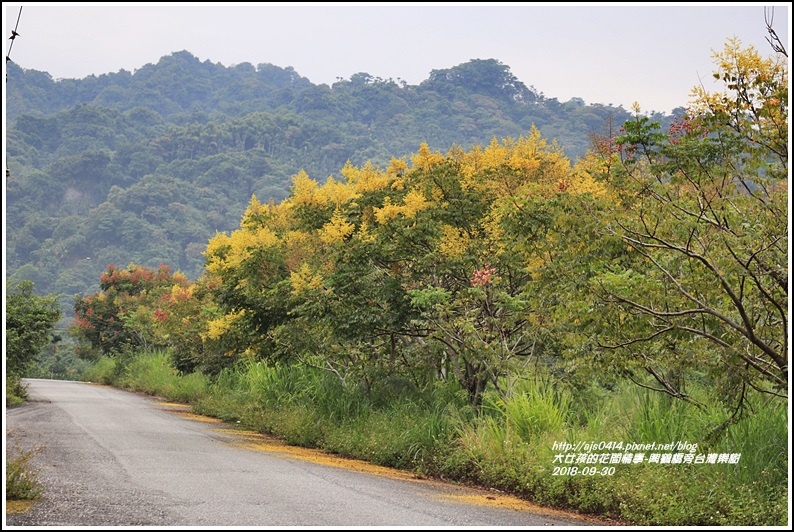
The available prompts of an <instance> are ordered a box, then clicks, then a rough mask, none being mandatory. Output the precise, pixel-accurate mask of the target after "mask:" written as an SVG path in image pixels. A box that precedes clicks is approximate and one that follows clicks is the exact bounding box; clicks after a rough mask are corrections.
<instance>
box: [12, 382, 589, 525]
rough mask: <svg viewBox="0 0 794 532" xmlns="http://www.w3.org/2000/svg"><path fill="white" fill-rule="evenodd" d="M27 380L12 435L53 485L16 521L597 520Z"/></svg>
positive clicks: (142, 401)
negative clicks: (26, 397)
mask: <svg viewBox="0 0 794 532" xmlns="http://www.w3.org/2000/svg"><path fill="white" fill-rule="evenodd" d="M26 382H27V383H28V392H29V401H28V403H26V404H24V405H21V406H18V407H14V408H10V409H7V412H6V439H7V442H6V443H7V448H8V449H10V450H11V452H12V455H13V453H14V452H18V451H20V450H22V451H26V452H29V451H35V454H34V456H33V458H32V459H31V465H32V466H33V467H34V468H35V470H37V471H38V475H39V478H40V480H41V481H42V482H43V483H44V485H45V494H44V497H43V498H42V499H41V500H39V501H37V502H36V503H34V504H33V505H32V506H31V507H30V508H28V509H27V510H26V511H22V512H19V513H13V512H14V511H16V510H13V509H11V507H9V506H8V505H7V513H6V525H9V526H225V527H227V526H257V527H291V526H330V527H333V526H337V527H338V526H354V527H367V526H392V527H393V526H405V527H434V526H442V527H483V526H492V527H513V528H514V527H536V526H549V525H560V526H570V527H581V526H583V525H594V524H595V525H598V524H601V523H596V522H594V521H593V520H585V519H583V518H581V519H580V518H578V517H576V516H572V515H569V514H563V513H561V512H551V511H542V510H538V509H533V508H531V507H530V505H528V504H526V503H523V502H522V501H518V500H517V499H512V498H510V497H507V496H505V495H503V494H499V493H495V492H487V491H479V490H472V489H469V488H464V487H460V486H456V485H452V484H443V483H440V482H435V481H429V480H422V479H416V478H413V477H412V476H411V475H409V474H406V473H404V472H396V471H395V472H394V474H393V475H391V474H388V473H384V471H386V472H388V471H390V470H387V469H385V468H372V469H371V470H368V469H367V468H366V467H360V468H356V467H355V466H354V465H355V464H356V463H358V464H362V463H361V462H356V461H344V460H338V461H337V462H336V463H334V462H333V461H332V460H329V461H326V463H322V462H323V460H316V459H311V456H315V458H316V456H318V455H320V454H321V453H316V452H315V454H314V455H311V453H308V454H307V455H306V456H307V457H308V459H306V458H305V457H304V458H301V457H300V456H299V455H298V454H296V453H291V452H289V449H295V448H289V447H286V446H282V448H281V449H280V448H279V446H278V445H276V444H275V443H273V441H274V440H272V439H271V440H267V439H264V440H261V442H260V443H259V444H258V443H256V441H257V440H256V438H257V435H255V434H251V433H245V432H244V431H237V430H235V429H234V427H231V426H230V425H226V424H223V423H220V422H217V421H214V420H212V419H210V418H202V417H200V416H195V415H190V414H189V409H186V408H179V407H178V405H171V404H168V403H163V402H158V400H157V399H155V398H151V397H148V396H144V395H141V394H135V393H129V392H125V391H121V390H117V389H114V388H110V387H107V386H101V385H96V384H90V383H79V382H71V381H56V380H43V379H30V380H27V381H26ZM260 438H262V437H261V436H260ZM268 441H269V442H270V443H268ZM285 450H286V451H285ZM326 456H328V455H326ZM329 458H330V457H329ZM329 464H333V465H329Z"/></svg>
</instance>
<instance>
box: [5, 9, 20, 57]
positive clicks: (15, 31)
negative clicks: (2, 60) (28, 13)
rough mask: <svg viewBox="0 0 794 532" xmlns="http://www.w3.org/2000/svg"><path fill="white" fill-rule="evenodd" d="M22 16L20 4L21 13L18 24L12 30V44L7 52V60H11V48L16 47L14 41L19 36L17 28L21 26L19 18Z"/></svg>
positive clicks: (18, 16) (18, 17)
mask: <svg viewBox="0 0 794 532" xmlns="http://www.w3.org/2000/svg"><path fill="white" fill-rule="evenodd" d="M20 18H22V6H19V15H17V24H16V26H14V29H13V30H11V37H9V39H11V44H9V45H8V53H7V54H6V61H11V48H13V47H14V41H15V40H16V38H17V37H19V33H17V29H18V28H19V19H20Z"/></svg>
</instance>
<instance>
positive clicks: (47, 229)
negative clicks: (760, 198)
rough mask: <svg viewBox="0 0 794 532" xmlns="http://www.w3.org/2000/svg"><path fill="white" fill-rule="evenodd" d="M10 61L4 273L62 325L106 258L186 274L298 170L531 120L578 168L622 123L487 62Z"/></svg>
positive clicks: (467, 141) (442, 143) (283, 191)
mask: <svg viewBox="0 0 794 532" xmlns="http://www.w3.org/2000/svg"><path fill="white" fill-rule="evenodd" d="M7 66H8V75H7V80H6V90H7V109H6V113H7V130H6V136H7V165H8V170H7V174H6V193H7V195H6V201H7V212H6V214H5V216H6V224H7V225H6V227H7V249H6V253H5V260H6V264H7V272H8V275H9V276H10V277H11V278H12V279H28V280H31V281H33V282H34V283H35V286H36V290H37V292H40V293H51V292H52V293H55V294H58V295H60V296H61V304H62V308H63V310H64V311H65V313H67V314H70V313H71V312H72V303H73V296H74V295H75V294H84V293H87V292H90V291H93V290H96V284H97V279H98V278H99V276H100V274H101V273H102V272H103V271H104V269H105V268H106V267H107V265H108V264H109V263H114V264H116V265H119V266H122V267H123V266H126V265H127V264H129V263H133V262H134V263H136V264H141V265H146V266H150V267H157V266H158V265H159V264H161V263H164V264H167V265H169V266H170V267H171V268H172V269H174V270H180V271H182V272H184V273H185V274H186V275H187V276H188V277H190V278H195V277H197V276H198V275H199V274H200V273H201V271H202V268H203V265H204V256H203V252H204V250H205V249H206V247H207V242H208V240H209V239H210V238H211V237H212V236H213V235H214V234H215V233H216V232H217V231H221V232H229V231H232V230H234V229H235V228H236V227H237V226H238V224H239V222H240V219H241V216H242V214H243V212H244V210H245V208H246V205H247V204H248V202H249V201H250V199H251V196H252V195H256V197H257V198H259V199H260V200H262V201H267V200H268V199H271V198H272V199H273V200H275V201H280V200H281V199H283V198H285V197H286V196H287V195H288V194H289V190H290V184H291V178H292V177H293V176H295V175H296V174H297V173H298V172H300V171H301V170H305V171H306V172H307V174H308V175H309V176H311V177H312V178H313V179H317V180H320V181H324V180H325V179H326V178H327V177H328V176H330V175H335V176H336V177H339V175H340V174H339V172H340V170H341V169H342V168H343V167H344V165H345V164H346V162H348V161H349V162H350V163H352V164H353V165H363V164H364V163H366V162H367V161H371V162H372V163H373V164H374V165H376V166H379V167H385V166H386V165H388V164H389V162H390V161H391V159H392V158H393V157H396V158H398V159H399V158H402V157H404V156H405V155H407V154H410V153H413V152H415V151H416V150H417V148H418V147H419V146H420V144H421V143H427V145H428V146H429V148H430V149H432V150H440V151H442V152H446V151H447V150H448V149H449V148H450V147H452V146H455V145H457V146H461V147H463V148H468V147H469V146H471V145H486V144H488V143H489V142H490V141H491V140H492V139H493V138H498V139H502V138H506V137H511V138H517V137H519V136H521V135H525V134H527V132H528V131H529V130H530V129H531V128H532V126H533V125H534V126H536V127H537V129H538V130H539V131H540V132H541V134H542V135H543V136H544V137H545V138H547V139H549V140H556V141H557V142H558V143H559V145H560V146H561V147H562V148H563V150H564V151H565V153H566V155H567V156H568V157H570V158H571V159H572V160H573V159H576V158H578V157H580V156H581V155H583V154H584V153H585V151H586V150H587V148H588V145H589V142H590V141H589V136H590V134H591V133H593V132H594V131H602V130H603V128H604V127H605V124H608V123H612V124H614V125H615V126H616V127H617V126H619V125H620V124H622V123H623V122H624V121H625V120H627V119H628V118H629V116H630V115H629V112H628V111H627V110H625V109H623V108H622V107H618V108H615V107H610V106H604V105H585V104H584V101H582V100H581V99H579V98H573V99H572V100H570V101H568V102H559V101H558V100H557V99H555V98H548V97H546V96H544V95H543V94H542V93H540V92H539V91H537V90H536V89H534V88H533V87H531V86H527V85H525V84H524V83H523V82H521V81H520V80H518V79H516V77H515V76H513V75H512V74H511V72H510V69H509V67H508V66H507V65H503V64H502V63H500V62H499V61H497V60H494V59H488V60H482V59H476V60H472V61H469V62H467V63H464V64H461V65H458V66H455V67H452V68H449V69H443V70H434V71H433V72H431V74H430V76H429V78H428V79H427V80H425V81H423V82H422V83H420V84H419V85H416V86H412V85H408V84H407V83H405V82H402V81H398V82H395V81H394V80H392V79H386V80H384V79H380V78H375V77H373V76H370V75H369V74H366V73H359V74H355V75H353V76H351V78H350V79H340V80H339V81H338V82H337V83H334V84H333V85H332V86H330V87H329V86H328V85H324V84H321V85H314V84H312V83H311V82H310V81H309V80H308V79H306V78H304V77H302V76H300V75H299V74H298V73H297V72H295V70H294V69H292V68H291V67H287V68H281V67H278V66H274V65H272V64H260V65H258V66H256V67H254V66H253V65H251V64H249V63H243V64H239V65H235V66H231V67H224V66H222V65H220V64H213V63H211V62H210V61H204V62H201V61H200V60H198V59H197V58H196V57H194V56H193V55H191V54H190V53H188V52H185V51H183V52H177V53H174V54H172V55H170V56H166V57H163V58H161V59H160V61H159V62H158V63H157V64H148V65H146V66H144V67H142V68H141V69H139V70H137V71H135V72H134V73H130V72H127V71H124V70H122V71H119V72H117V73H112V74H105V75H101V76H90V77H88V78H85V79H82V80H75V79H66V80H53V79H52V77H51V76H50V75H49V74H47V73H45V72H39V71H35V70H26V69H23V68H20V67H19V66H18V65H15V64H14V63H12V62H9V63H8V65H7ZM681 112H682V113H683V109H681ZM674 114H677V113H674ZM653 118H654V119H656V120H659V121H661V122H662V123H663V125H664V124H666V123H669V122H670V120H671V119H672V116H670V117H668V116H662V115H658V116H654V117H653Z"/></svg>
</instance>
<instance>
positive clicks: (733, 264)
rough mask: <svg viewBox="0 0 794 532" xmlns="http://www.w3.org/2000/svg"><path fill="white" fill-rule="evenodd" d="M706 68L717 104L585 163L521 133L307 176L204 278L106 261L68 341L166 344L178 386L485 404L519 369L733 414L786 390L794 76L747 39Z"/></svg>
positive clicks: (609, 142) (243, 227) (208, 257)
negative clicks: (273, 374)
mask: <svg viewBox="0 0 794 532" xmlns="http://www.w3.org/2000/svg"><path fill="white" fill-rule="evenodd" d="M716 58H717V65H718V70H717V72H716V73H715V75H716V77H717V78H718V79H720V80H722V81H723V82H724V83H725V92H723V93H708V92H706V91H702V90H701V91H699V92H697V93H696V97H695V100H694V101H693V103H692V105H691V106H690V108H689V110H688V111H687V113H686V114H685V115H684V116H682V117H680V118H679V119H677V120H675V121H674V122H673V123H671V124H670V125H669V126H667V127H664V128H663V127H662V125H661V124H660V123H659V122H656V121H654V120H652V119H651V118H650V117H649V116H648V115H647V114H643V113H642V112H641V109H640V108H639V107H637V108H636V109H634V111H635V115H634V117H633V118H632V119H630V120H627V121H626V122H625V123H624V125H623V126H622V127H621V128H619V129H617V130H613V131H611V132H608V133H600V134H593V135H592V136H591V140H592V143H593V147H592V150H591V151H589V152H588V153H587V155H586V156H584V157H582V158H580V159H579V160H577V161H575V162H572V161H571V160H570V159H569V158H568V157H567V156H566V155H565V153H564V151H563V150H562V149H561V147H560V146H559V145H558V144H557V143H554V142H549V141H548V140H547V139H545V138H544V137H543V135H542V134H541V132H540V131H539V130H538V129H537V128H532V129H531V130H530V132H529V134H528V135H526V136H520V137H518V138H515V139H512V138H505V139H502V140H496V139H494V140H493V141H491V142H490V143H489V144H487V145H484V146H478V145H475V146H472V147H471V148H469V149H463V148H461V147H457V146H453V147H452V148H450V149H449V150H448V151H447V152H445V153H442V152H440V151H434V150H432V149H431V148H430V147H429V146H428V144H426V143H423V144H422V145H421V146H420V148H419V150H418V151H417V152H415V153H414V154H413V155H411V156H410V157H409V158H408V157H406V158H397V157H395V158H392V160H391V161H390V163H389V164H388V165H387V166H385V167H379V166H377V165H374V164H372V163H369V162H368V163H365V164H363V165H353V164H351V163H349V162H348V163H346V164H345V165H344V166H343V167H342V168H341V170H340V171H339V174H338V177H334V176H331V177H328V178H327V179H321V180H318V179H313V178H311V177H310V175H309V174H308V173H307V172H305V171H301V172H299V173H297V174H296V175H295V176H294V178H293V180H292V185H291V188H290V193H289V195H288V196H287V197H286V198H284V199H283V200H282V201H280V202H277V201H275V200H270V201H268V202H262V201H260V200H259V199H258V198H257V197H256V195H254V196H253V197H252V199H251V200H250V202H249V203H248V205H247V208H246V210H245V212H244V213H243V214H242V216H241V221H240V224H239V227H238V228H236V229H234V230H232V231H230V232H218V233H217V234H216V235H215V236H214V237H213V238H212V239H210V240H209V243H208V245H207V246H206V249H205V250H204V258H205V269H204V274H203V275H202V276H201V277H200V278H199V279H198V280H197V281H196V282H195V283H188V282H187V281H186V280H185V279H183V278H177V277H176V276H174V277H170V274H169V273H168V270H167V269H164V268H161V269H160V271H159V273H156V272H153V271H149V270H147V269H145V268H141V267H139V266H131V267H130V268H129V269H128V270H124V271H122V270H117V269H115V267H111V268H109V269H108V270H107V271H106V272H105V273H104V274H103V276H102V289H103V291H102V292H100V293H97V294H94V295H92V296H87V297H86V298H84V299H82V300H78V302H77V305H76V307H75V308H76V311H77V316H78V319H77V323H76V328H75V332H76V333H77V334H78V336H80V337H81V338H82V339H83V340H84V345H85V347H86V349H89V350H90V351H91V352H92V353H94V354H113V353H116V352H123V350H124V347H125V346H132V347H140V346H141V345H142V343H143V342H144V341H146V342H149V343H152V344H154V345H161V346H168V347H170V348H172V349H173V353H174V358H173V361H174V364H175V366H176V367H178V368H179V369H180V370H182V371H185V372H190V371H193V370H196V369H199V370H202V371H205V372H210V373H213V372H217V371H219V370H220V369H222V368H223V367H227V366H229V365H231V364H233V363H235V362H236V361H237V360H239V359H241V358H243V359H244V358H250V359H255V360H267V361H270V362H278V363H282V364H301V365H308V366H312V367H317V368H322V369H324V370H327V371H328V372H330V373H332V374H334V375H335V376H336V377H337V378H338V379H339V380H340V381H341V382H342V383H344V384H345V385H355V386H360V387H363V388H364V389H369V388H370V387H371V386H373V385H376V383H379V382H383V381H384V380H388V379H393V378H399V379H402V380H404V381H405V382H407V383H410V384H411V385H413V386H416V387H418V388H423V387H426V386H430V385H432V383H433V382H436V381H438V380H441V381H446V380H454V381H455V382H456V383H457V384H458V385H460V386H461V388H462V389H464V390H465V391H466V392H467V394H468V398H469V401H470V403H471V404H472V405H475V406H476V405H478V404H479V403H480V401H481V398H482V394H483V392H484V391H485V390H486V388H488V387H491V388H492V389H494V390H496V391H497V392H499V393H504V392H506V390H507V389H508V388H509V387H510V386H511V382H512V380H511V379H512V378H513V377H515V376H516V375H520V373H521V368H522V367H524V366H525V365H526V364H528V363H529V362H532V363H534V364H544V365H548V366H550V367H553V368H555V369H556V370H559V371H564V372H570V376H571V378H572V379H574V380H575V379H576V378H577V377H583V378H587V379H591V378H599V379H606V380H609V379H622V378H628V379H630V380H632V381H634V382H635V383H637V384H638V385H640V386H643V387H647V388H651V389H654V390H657V391H659V392H663V393H665V394H667V395H669V396H671V397H674V398H677V399H680V400H684V401H688V402H691V403H693V404H696V405H698V406H702V404H701V403H702V401H703V398H702V397H701V398H699V399H698V398H695V397H694V396H693V395H692V394H690V388H691V386H692V385H693V383H695V384H696V385H697V387H698V388H699V389H702V388H704V387H705V388H706V389H708V390H709V392H710V393H709V397H708V400H713V401H721V402H724V403H726V404H731V405H732V406H733V407H734V408H735V412H736V413H737V414H741V413H742V411H743V408H744V407H745V406H746V405H745V396H746V391H747V390H748V389H754V390H757V391H761V392H762V393H765V394H768V395H769V396H770V397H783V398H785V397H786V394H787V385H788V260H787V253H788V217H787V203H788V188H787V179H788V159H787V154H788V126H787V117H788V107H787V105H788V104H787V102H788V71H787V66H786V62H785V61H784V60H783V59H782V58H780V57H773V58H770V59H763V58H762V57H761V56H760V55H759V54H758V52H757V51H756V50H754V49H753V48H749V49H743V48H741V46H740V43H738V42H737V41H729V42H728V43H727V44H726V47H725V49H724V51H723V52H722V53H720V54H717V56H716ZM92 319H93V320H99V321H91V320H92ZM135 331H137V332H136V333H135V334H132V333H133V332H135ZM185 332H188V335H189V338H192V341H188V339H187V338H185V337H184V336H183V335H184V334H185ZM197 338H200V339H201V341H198V340H197Z"/></svg>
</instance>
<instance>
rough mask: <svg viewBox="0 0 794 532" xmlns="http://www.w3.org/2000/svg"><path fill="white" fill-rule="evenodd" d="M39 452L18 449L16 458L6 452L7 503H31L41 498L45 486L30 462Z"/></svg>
mask: <svg viewBox="0 0 794 532" xmlns="http://www.w3.org/2000/svg"><path fill="white" fill-rule="evenodd" d="M37 452H38V451H37V450H34V451H23V450H20V449H17V451H16V456H14V455H11V456H9V453H11V450H10V449H7V451H6V483H5V491H6V501H31V500H35V499H38V498H40V497H41V495H42V493H43V491H44V486H43V485H42V483H41V481H40V480H39V477H38V472H37V471H36V470H35V469H33V468H32V467H31V465H30V463H29V462H30V460H31V459H32V458H33V457H34V456H35V455H36V453H37Z"/></svg>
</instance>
